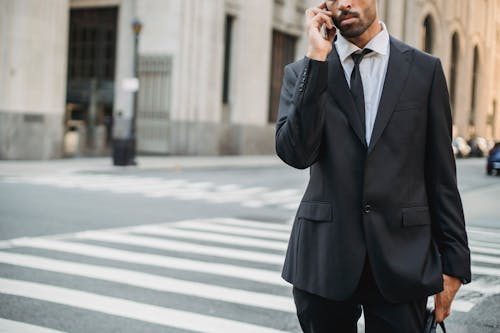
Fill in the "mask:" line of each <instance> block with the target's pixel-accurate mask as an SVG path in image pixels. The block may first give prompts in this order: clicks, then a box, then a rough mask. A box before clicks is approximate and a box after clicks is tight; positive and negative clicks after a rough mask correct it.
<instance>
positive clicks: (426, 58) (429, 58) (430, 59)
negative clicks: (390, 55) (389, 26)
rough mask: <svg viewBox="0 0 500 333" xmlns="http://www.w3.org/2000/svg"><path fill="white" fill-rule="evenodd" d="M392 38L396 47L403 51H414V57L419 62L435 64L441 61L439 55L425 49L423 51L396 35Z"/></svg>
mask: <svg viewBox="0 0 500 333" xmlns="http://www.w3.org/2000/svg"><path fill="white" fill-rule="evenodd" d="M390 38H391V43H392V44H393V45H394V46H395V47H396V48H398V49H399V50H400V51H401V52H403V53H404V52H412V53H413V56H414V59H415V60H416V61H418V62H421V63H426V64H429V65H434V64H435V63H436V62H437V61H439V58H438V57H436V56H434V55H432V54H429V53H426V52H424V51H422V50H420V49H418V48H416V47H414V46H411V45H410V44H407V43H405V42H403V41H402V40H399V39H397V38H396V37H394V36H392V35H391V37H390Z"/></svg>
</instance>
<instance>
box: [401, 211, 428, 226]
mask: <svg viewBox="0 0 500 333" xmlns="http://www.w3.org/2000/svg"><path fill="white" fill-rule="evenodd" d="M427 224H431V215H430V213H429V207H410V208H403V226H404V227H411V226H416V225H427Z"/></svg>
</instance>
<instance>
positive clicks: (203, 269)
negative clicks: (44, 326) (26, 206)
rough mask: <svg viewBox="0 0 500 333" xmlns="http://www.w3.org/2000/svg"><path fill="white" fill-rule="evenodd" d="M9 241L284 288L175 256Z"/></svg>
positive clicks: (243, 271)
mask: <svg viewBox="0 0 500 333" xmlns="http://www.w3.org/2000/svg"><path fill="white" fill-rule="evenodd" d="M13 242H14V244H15V245H17V246H26V247H33V248H43V249H48V250H55V251H61V252H67V253H74V254H79V255H84V256H89V257H95V258H103V259H108V260H115V261H123V262H131V263H135V264H140V265H151V266H157V267H164V268H170V269H179V270H187V271H192V272H200V273H208V274H215V275H222V276H228V277H233V278H238V279H243V280H251V281H257V282H261V283H267V284H272V285H278V286H287V285H288V284H287V283H285V281H284V280H282V279H281V277H280V275H279V273H278V272H277V271H270V270H264V269H257V268H246V267H241V266H235V265H228V264H218V263H206V262H203V261H196V260H190V259H180V258H175V257H168V256H160V255H156V254H146V253H138V252H131V251H125V250H117V249H112V248H108V247H103V246H95V245H87V244H80V243H70V242H62V241H56V240H48V239H41V238H31V239H30V238H18V239H16V240H14V241H13Z"/></svg>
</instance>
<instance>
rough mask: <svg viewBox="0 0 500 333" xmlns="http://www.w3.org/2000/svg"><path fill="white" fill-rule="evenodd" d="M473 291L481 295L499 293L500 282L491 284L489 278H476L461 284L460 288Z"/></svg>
mask: <svg viewBox="0 0 500 333" xmlns="http://www.w3.org/2000/svg"><path fill="white" fill-rule="evenodd" d="M462 289H463V290H465V291H474V292H478V293H481V294H483V295H494V294H499V293H500V284H492V282H491V281H489V279H485V278H477V279H474V280H473V281H472V282H471V283H469V284H465V285H463V286H462V287H461V288H460V290H462Z"/></svg>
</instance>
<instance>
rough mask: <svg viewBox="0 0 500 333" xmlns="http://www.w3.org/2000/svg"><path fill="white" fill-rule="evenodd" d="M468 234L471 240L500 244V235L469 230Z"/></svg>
mask: <svg viewBox="0 0 500 333" xmlns="http://www.w3.org/2000/svg"><path fill="white" fill-rule="evenodd" d="M467 233H468V235H470V236H471V238H473V239H475V240H480V241H486V242H492V243H498V240H499V239H500V234H497V233H492V232H489V231H482V230H468V231H467Z"/></svg>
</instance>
